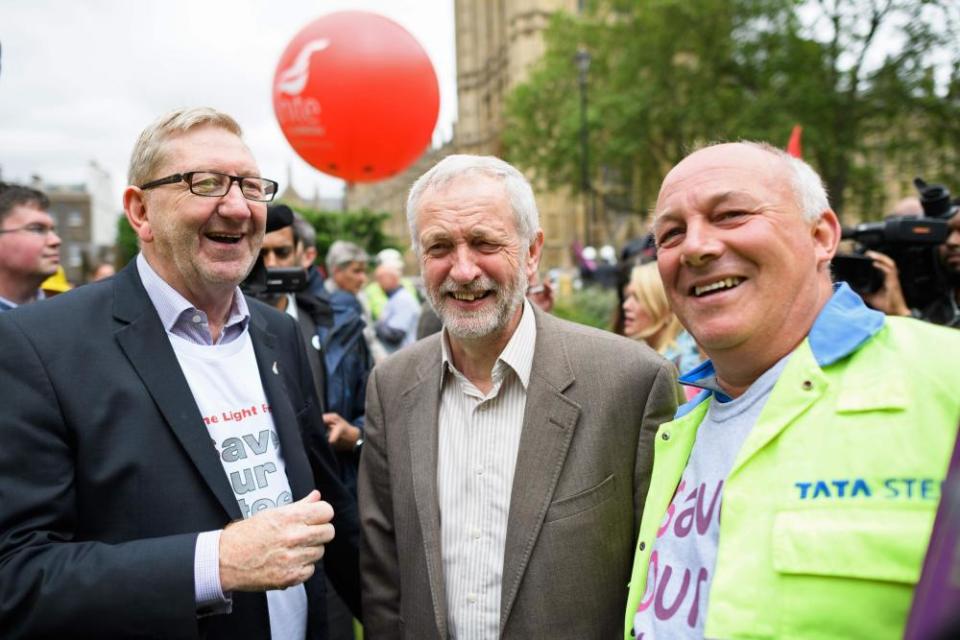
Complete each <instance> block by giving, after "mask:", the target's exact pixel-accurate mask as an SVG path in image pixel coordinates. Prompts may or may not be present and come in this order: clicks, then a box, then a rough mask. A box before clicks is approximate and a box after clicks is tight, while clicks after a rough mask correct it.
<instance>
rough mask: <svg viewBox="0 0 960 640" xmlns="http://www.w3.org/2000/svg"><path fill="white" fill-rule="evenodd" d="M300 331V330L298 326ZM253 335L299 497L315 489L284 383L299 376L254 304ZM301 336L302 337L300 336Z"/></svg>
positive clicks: (262, 378)
mask: <svg viewBox="0 0 960 640" xmlns="http://www.w3.org/2000/svg"><path fill="white" fill-rule="evenodd" d="M298 331H299V329H298ZM250 337H251V338H252V340H253V352H254V354H256V357H257V369H258V370H259V371H260V381H261V383H262V384H263V392H264V394H266V396H267V402H268V403H269V404H270V413H271V415H272V416H273V427H274V429H276V430H277V435H278V436H279V438H280V451H281V453H282V454H283V458H284V462H285V464H284V466H285V468H286V473H287V481H288V482H289V483H290V490H291V492H292V493H293V496H294V499H295V500H299V499H300V498H303V497H304V496H306V495H307V494H308V493H309V492H310V491H311V489H313V480H312V479H311V477H310V467H309V463H307V461H306V458H305V457H304V459H303V461H302V462H303V464H299V462H300V460H299V458H300V457H301V456H300V454H299V452H301V451H303V441H302V439H301V437H300V427H299V423H298V422H297V415H296V412H295V411H294V408H293V406H292V405H291V404H290V396H289V394H288V392H287V389H286V388H285V385H284V377H285V376H288V377H289V376H294V377H295V376H296V371H294V370H293V369H291V370H289V371H288V370H287V368H292V367H293V362H291V361H290V359H289V358H288V359H286V360H282V359H281V358H280V356H279V354H278V350H277V337H276V336H275V335H274V334H273V333H271V332H270V331H269V329H268V328H267V323H266V320H265V319H264V318H263V316H262V315H260V312H259V311H258V310H257V309H256V307H255V306H254V305H250ZM298 337H299V336H298Z"/></svg>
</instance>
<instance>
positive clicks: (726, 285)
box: [690, 276, 745, 298]
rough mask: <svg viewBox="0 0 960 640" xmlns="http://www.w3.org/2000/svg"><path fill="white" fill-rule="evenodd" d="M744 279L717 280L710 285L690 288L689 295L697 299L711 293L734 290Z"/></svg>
mask: <svg viewBox="0 0 960 640" xmlns="http://www.w3.org/2000/svg"><path fill="white" fill-rule="evenodd" d="M744 279H745V278H740V277H737V276H734V277H732V278H723V279H722V280H717V281H716V282H711V283H710V284H702V285H697V286H695V287H691V288H690V293H691V294H692V295H693V296H695V297H697V298H702V297H703V296H708V295H710V294H712V293H717V292H719V291H726V290H727V289H733V288H736V287H738V286H739V285H740V283H741V282H743V281H744Z"/></svg>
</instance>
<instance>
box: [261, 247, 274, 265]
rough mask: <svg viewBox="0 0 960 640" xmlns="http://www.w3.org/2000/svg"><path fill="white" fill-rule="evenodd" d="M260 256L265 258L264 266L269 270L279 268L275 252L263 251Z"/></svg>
mask: <svg viewBox="0 0 960 640" xmlns="http://www.w3.org/2000/svg"><path fill="white" fill-rule="evenodd" d="M260 255H261V256H263V266H265V267H267V268H268V269H269V268H271V267H275V266H277V254H276V253H275V252H273V251H261V252H260Z"/></svg>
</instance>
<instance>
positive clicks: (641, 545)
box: [639, 540, 647, 551]
mask: <svg viewBox="0 0 960 640" xmlns="http://www.w3.org/2000/svg"><path fill="white" fill-rule="evenodd" d="M639 547H640V551H643V550H644V549H646V548H647V543H646V542H644V541H642V540H641V541H640V545H639Z"/></svg>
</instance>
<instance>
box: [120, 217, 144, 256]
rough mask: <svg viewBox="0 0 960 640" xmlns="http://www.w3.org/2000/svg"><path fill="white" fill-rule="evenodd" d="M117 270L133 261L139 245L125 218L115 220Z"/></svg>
mask: <svg viewBox="0 0 960 640" xmlns="http://www.w3.org/2000/svg"><path fill="white" fill-rule="evenodd" d="M116 247H117V259H116V263H117V268H122V267H123V266H124V265H126V264H127V263H128V262H130V261H131V260H133V259H134V258H135V257H136V255H137V252H138V251H140V245H139V244H138V242H137V234H136V232H134V230H133V227H131V226H130V221H129V220H127V216H120V217H119V218H117V242H116Z"/></svg>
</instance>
